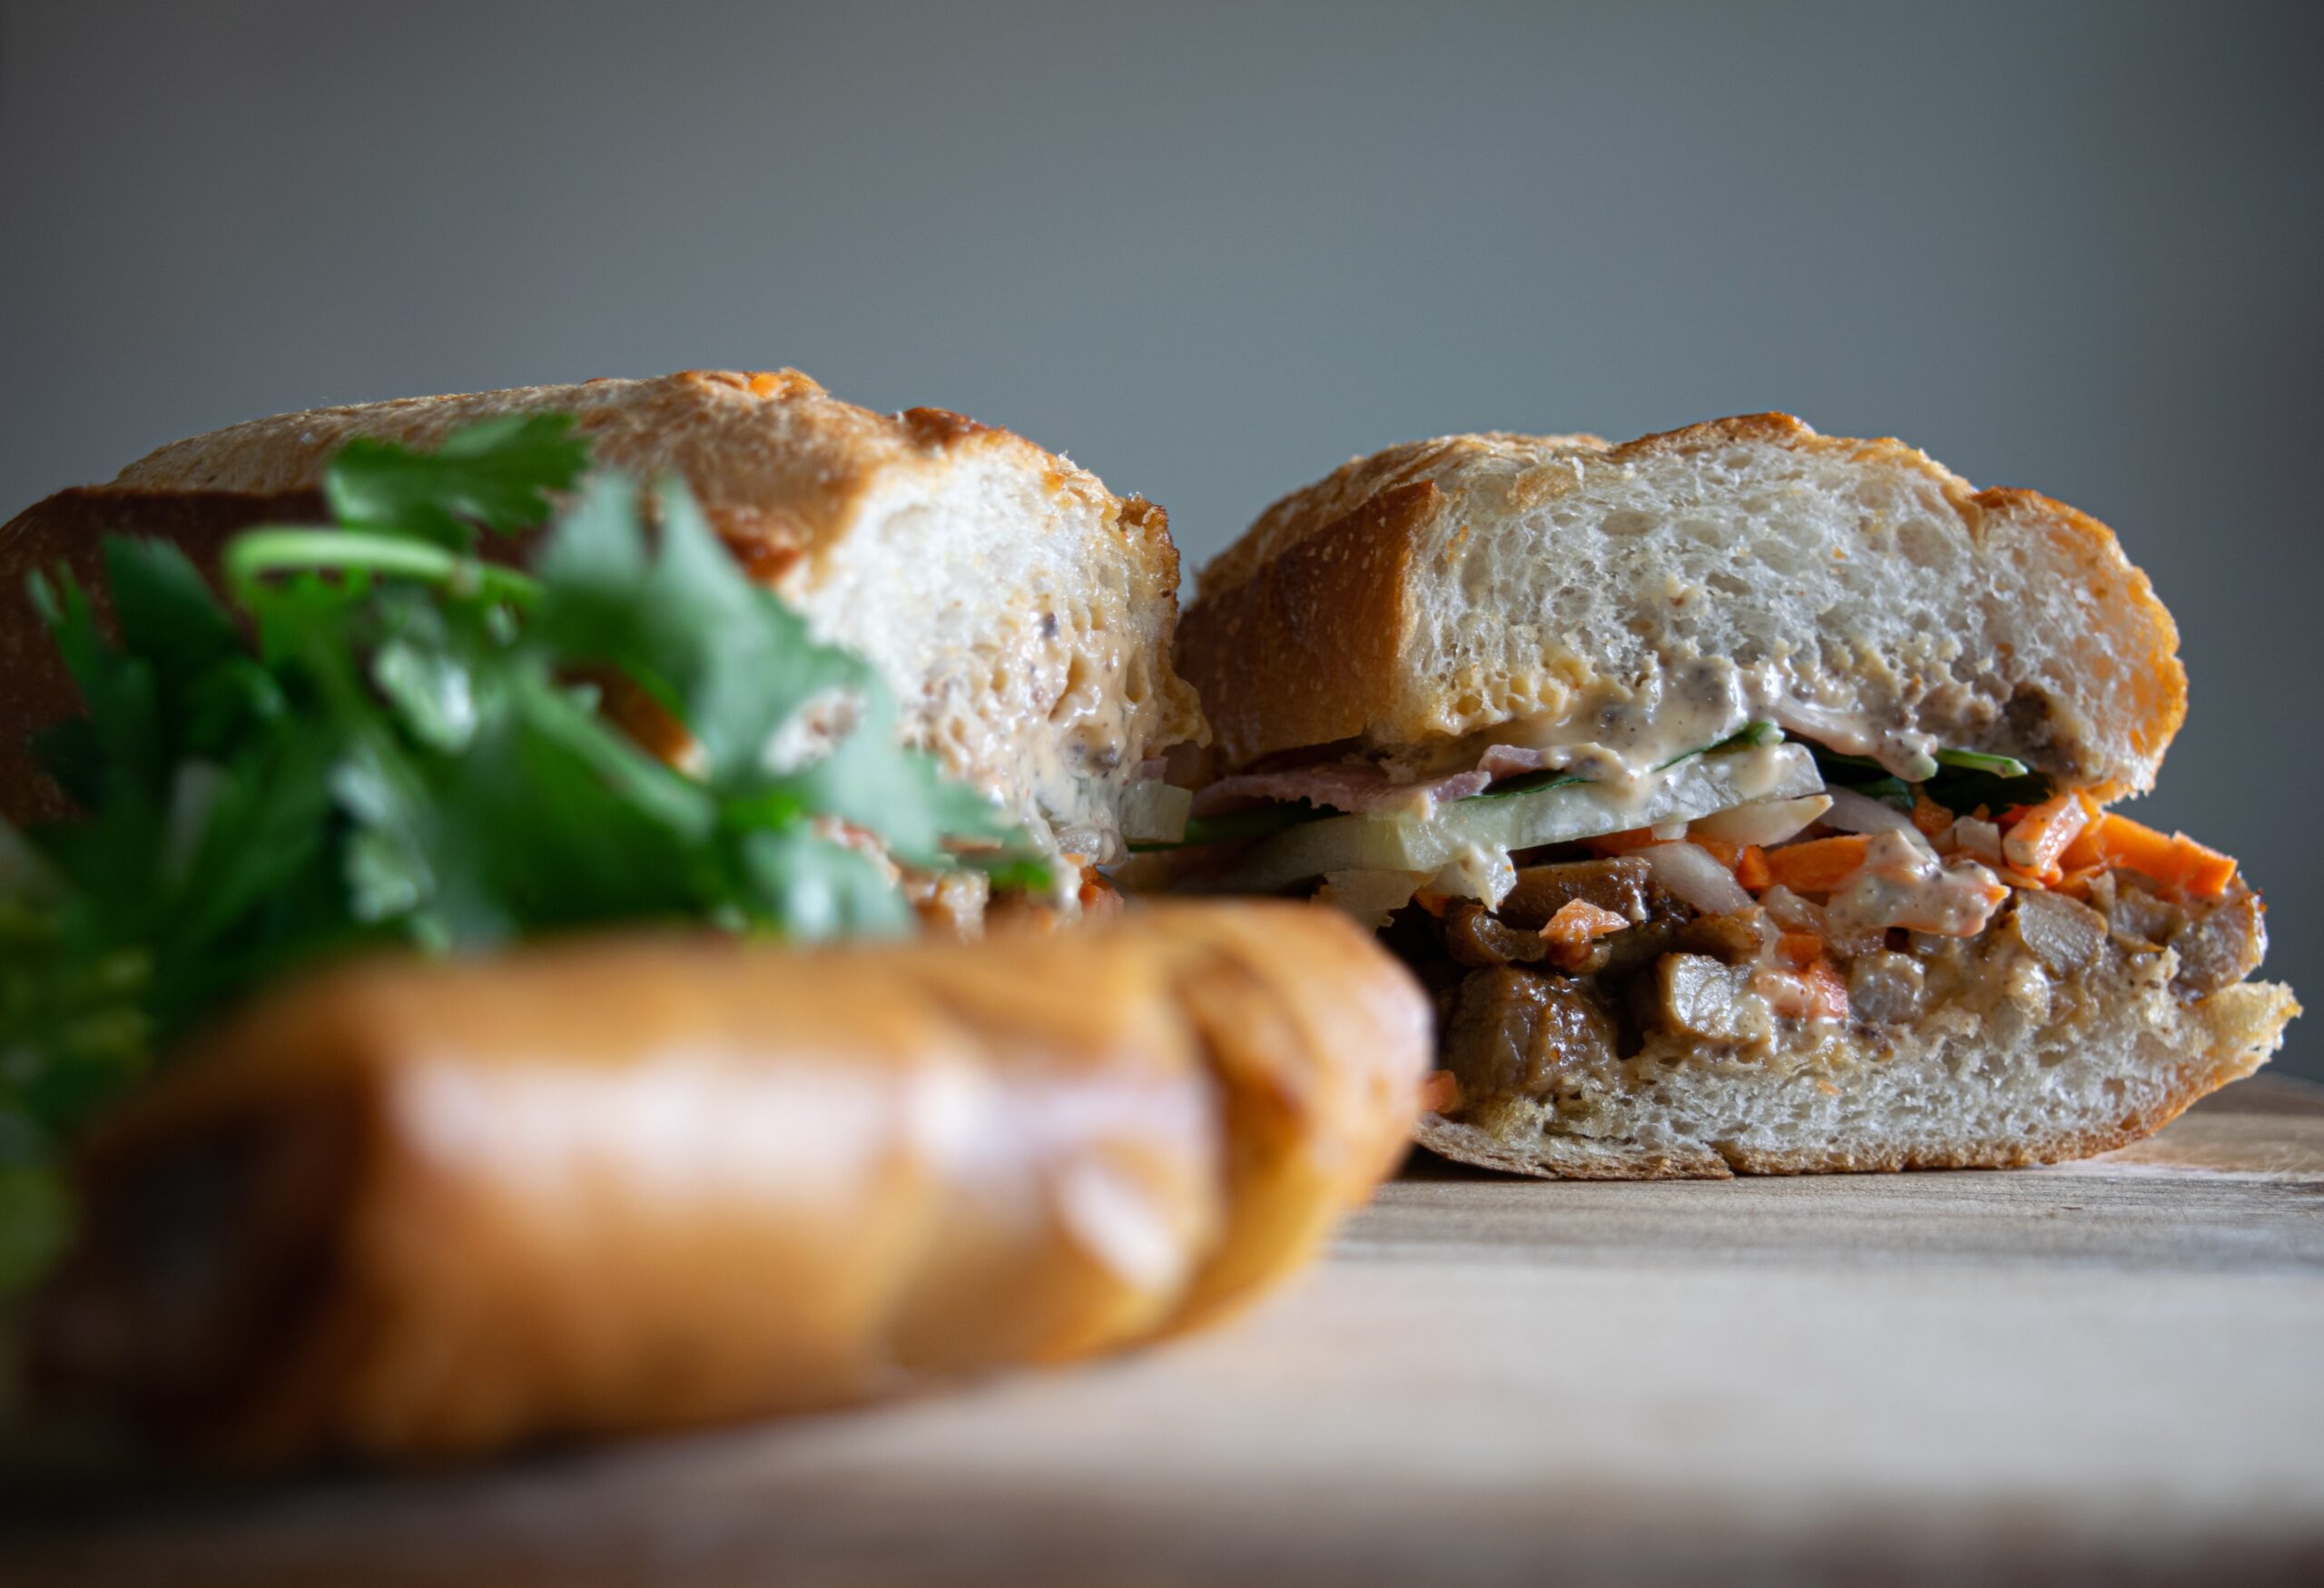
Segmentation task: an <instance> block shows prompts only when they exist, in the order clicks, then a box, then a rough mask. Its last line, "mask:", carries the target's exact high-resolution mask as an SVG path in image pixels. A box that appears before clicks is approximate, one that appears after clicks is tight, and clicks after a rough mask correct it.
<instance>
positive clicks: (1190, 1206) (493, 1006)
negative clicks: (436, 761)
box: [33, 905, 1427, 1462]
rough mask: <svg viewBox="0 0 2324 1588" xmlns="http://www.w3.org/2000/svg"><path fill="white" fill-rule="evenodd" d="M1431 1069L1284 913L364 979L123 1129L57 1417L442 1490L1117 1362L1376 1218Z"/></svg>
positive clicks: (330, 988)
mask: <svg viewBox="0 0 2324 1588" xmlns="http://www.w3.org/2000/svg"><path fill="white" fill-rule="evenodd" d="M1426 1033H1427V1011H1426V1007H1425V1003H1424V1001H1423V1000H1422V998H1421V997H1420V995H1419V992H1418V991H1417V989H1416V988H1414V987H1413V985H1412V984H1411V981H1410V979H1409V978H1408V977H1407V976H1406V975H1405V973H1404V972H1403V971H1402V970H1401V969H1400V968H1399V967H1398V966H1396V965H1395V964H1394V963H1393V962H1391V961H1390V960H1389V959H1388V958H1387V956H1385V955H1384V954H1383V953H1381V952H1379V951H1378V950H1377V949H1376V948H1375V947H1374V945H1372V944H1371V943H1370V942H1368V941H1366V939H1365V935H1364V933H1363V932H1360V931H1358V930H1356V929H1354V928H1353V927H1352V926H1350V925H1348V924H1347V923H1346V922H1343V921H1340V920H1338V919H1336V918H1334V917H1333V916H1331V915H1329V914H1328V913H1326V912H1310V911H1305V910H1302V909H1297V908H1294V907H1290V906H1264V905H1261V906H1247V907H1232V906H1193V905H1178V906H1161V907H1157V908H1154V909H1151V910H1145V911H1140V912H1135V913H1134V914H1132V915H1130V916H1128V917H1125V918H1121V919H1118V920H1117V921H1116V922H1111V923H1108V924H1106V925H1102V926H1092V927H1089V928H1088V929H1086V930H1084V931H1082V932H1073V933H1066V934H1059V935H1052V936H1046V937H1044V936H1036V935H1029V934H1021V933H1007V932H1003V933H997V934H996V935H995V936H994V937H993V938H991V939H990V940H988V941H987V942H983V943H981V944H974V945H970V944H960V943H948V942H920V943H914V944H909V945H904V946H890V947H877V948H852V949H834V950H829V951H822V952H785V951H783V950H779V949H769V948H763V947H762V948H753V947H748V946H743V945H739V944H735V943H734V942H713V941H701V940H694V941H679V940H656V939H629V940H620V939H615V940H607V941H602V942H573V943H566V944H562V945H554V946H542V947H536V948H529V949H524V950H520V951H517V952H515V953H512V954H509V955H507V956H503V957H500V958H498V959H495V960H491V961H487V962H468V963H454V964H432V965H431V964H421V963H417V962H369V963H365V964H359V965H357V966H354V967H350V968H348V969H345V970H342V971H340V972H331V973H329V974H326V975H325V976H323V977H321V978H320V979H314V980H310V981H303V982H300V983H296V984H293V985H291V986H290V987H288V988H286V989H284V990H282V991H280V992H278V993H275V994H272V995H271V996H268V997H266V998H264V999H262V1000H261V1001H260V1002H258V1003H257V1004H255V1005H254V1006H252V1007H251V1008H249V1009H248V1010H246V1011H244V1012H242V1013H241V1014H240V1015H239V1016H237V1017H234V1018H232V1019H231V1020H230V1021H228V1022H227V1023H226V1024H224V1025H223V1026H222V1027H221V1028H220V1029H218V1030H217V1031H214V1032H213V1033H212V1035H211V1036H210V1037H209V1038H208V1039H207V1040H206V1041H202V1042H200V1043H199V1044H198V1045H197V1048H196V1050H194V1051H192V1052H191V1053H190V1054H188V1055H187V1056H186V1057H185V1059H184V1060H182V1062H181V1063H179V1064H178V1065H177V1066H175V1067H174V1068H172V1070H170V1071H169V1072H168V1073H166V1074H165V1075H164V1076H162V1078H161V1079H160V1080H158V1081H156V1082H155V1083H153V1086H151V1087H150V1088H149V1089H148V1090H146V1091H145V1092H143V1094H142V1095H140V1096H139V1097H138V1098H136V1099H134V1100H133V1101H132V1102H131V1103H130V1104H129V1105H127V1107H126V1108H125V1109H124V1110H123V1111H122V1112H121V1113H120V1114H119V1115H118V1116H117V1117H114V1118H113V1119H109V1120H107V1121H105V1122H104V1123H103V1125H102V1126H101V1127H100V1129H98V1130H97V1132H96V1133H95V1134H94V1138H93V1139H91V1141H90V1142H89V1143H88V1146H87V1148H86V1150H85V1153H84V1157H83V1160H82V1167H81V1174H80V1186H81V1192H82V1196H83V1198H84V1206H85V1208H86V1209H87V1216H86V1218H85V1219H84V1228H83V1230H82V1234H81V1238H80V1240H79V1243H78V1245H77V1247H76V1248H74V1251H73V1252H72V1253H71V1254H70V1255H69V1257H68V1258H67V1261H66V1263H65V1264H64V1267H63V1268H62V1269H61V1270H60V1272H59V1273H58V1274H57V1275H56V1276H55V1277H54V1279H53V1280H52V1282H51V1285H50V1287H48V1289H47V1290H46V1291H45V1292H44V1295H43V1297H41V1299H40V1305H39V1307H37V1309H36V1311H35V1314H34V1328H33V1336H34V1351H33V1360H34V1366H35V1372H36V1375H37V1382H39V1383H40V1384H41V1385H43V1386H44V1387H45V1390H46V1392H47V1393H48V1394H49V1395H50V1396H52V1397H54V1398H58V1399H62V1400H63V1401H64V1402H67V1403H74V1402H77V1403H80V1404H83V1405H84V1406H85V1405H94V1406H100V1407H103V1408H109V1409H110V1410H112V1411H113V1412H114V1413H116V1414H118V1415H122V1416H123V1417H124V1418H125V1419H126V1420H128V1421H129V1422H130V1423H131V1424H132V1425H133V1426H135V1427H138V1428H140V1429H143V1431H145V1432H146V1433H147V1434H149V1435H153V1436H154V1437H156V1438H158V1439H160V1440H162V1441H163V1442H164V1443H165V1444H167V1445H172V1446H174V1447H177V1448H180V1449H184V1450H190V1451H194V1452H199V1453H203V1454H207V1455H212V1456H219V1457H224V1458H227V1459H231V1460H236V1461H242V1462H259V1461H281V1460H285V1459H291V1458H296V1457H300V1456H309V1455H319V1454H324V1453H340V1454H353V1455H361V1456H367V1457H373V1458H387V1459H422V1458H431V1457H443V1456H452V1455H475V1454H478V1453H481V1452H487V1451H491V1450H496V1449H500V1448H505V1447H507V1446H509V1445H517V1444H520V1443H526V1442H531V1441H537V1440H541V1439H548V1438H556V1437H571V1436H582V1435H607V1434H617V1433H625V1432H635V1431H644V1430H649V1429H657V1428H668V1427H676V1426H683V1425H698V1424H704V1423H712V1422H720V1421H725V1420H730V1419H734V1418H740V1417H746V1416H754V1415H763V1414H768V1413H776V1412H795V1411H805V1410H811V1409H818V1408H823V1407H831V1406H846V1405H850V1404H854V1403H858V1402H862V1401H867V1400H872V1399H877V1398H881V1397H884V1396H894V1395H899V1394H904V1393H908V1392H911V1391H912V1390H914V1389H916V1388H919V1387H922V1386H929V1385H933V1384H937V1383H941V1382H943V1381H946V1380H951V1379H958V1378H962V1377H969V1376H979V1375H983V1374H987V1373H990V1372H992V1371H995V1370H998V1369H1000V1368H1004V1367H1008V1366H1017V1365H1023V1364H1036V1363H1056V1362H1064V1361H1068V1360H1072V1359H1075V1358H1079V1357H1086V1356H1094V1355H1098V1354H1100V1353H1104V1352H1109V1351H1117V1350H1120V1349H1123V1348H1125V1347H1128V1346H1134V1345H1137V1344H1139V1343H1141V1342H1146V1341H1151V1340H1155V1339H1158V1338H1160V1337H1163V1336H1168V1335H1171V1334H1174V1333H1177V1332H1178V1331H1181V1330H1185V1329H1187V1328H1191V1327H1196V1326H1199V1325H1202V1324H1205V1323H1207V1322H1210V1321H1212V1320H1214V1319H1216V1318H1217V1317H1221V1316H1223V1315H1225V1314H1226V1313H1229V1312H1231V1311H1232V1310H1233V1309H1235V1308H1236V1307H1240V1306H1242V1305H1244V1304H1246V1303H1247V1302H1248V1301H1250V1300H1251V1299H1252V1298H1254V1297H1256V1296H1257V1295H1259V1294H1260V1293H1261V1292H1263V1291H1265V1289H1267V1288H1269V1287H1272V1286H1274V1285H1275V1284H1276V1283H1279V1282H1280V1280H1281V1279H1282V1277H1284V1276H1285V1274H1286V1273H1288V1272H1289V1271H1290V1270H1291V1269H1293V1268H1294V1267H1296V1266H1297V1265H1298V1264H1299V1263H1300V1262H1301V1261H1303V1260H1304V1259H1305V1257H1306V1256H1307V1255H1308V1254H1309V1253H1310V1252H1311V1251H1313V1249H1314V1248H1315V1246H1316V1244H1317V1243H1318V1241H1319V1240H1320V1239H1321V1238H1322V1237H1323V1235H1324V1231H1325V1230H1326V1228H1328V1227H1329V1225H1330V1224H1331V1222H1332V1221H1333V1219H1334V1218H1336V1216H1337V1215H1338V1214H1339V1213H1340V1212H1341V1211H1342V1210H1344V1208H1348V1207H1350V1206H1352V1205H1353V1204H1354V1203H1356V1202H1359V1201H1361V1200H1362V1199H1363V1198H1364V1197H1365V1196H1366V1195H1367V1194H1368V1193H1369V1191H1370V1190H1371V1189H1372V1187H1373V1186H1374V1183H1375V1182H1376V1181H1377V1180H1378V1179H1380V1178H1381V1177H1382V1176H1383V1175H1384V1174H1385V1173H1387V1172H1388V1171H1389V1170H1390V1169H1392V1168H1393V1166H1394V1164H1395V1162H1396V1161H1397V1159H1398V1158H1399V1157H1400V1156H1401V1154H1402V1150H1403V1141H1404V1139H1405V1136H1406V1134H1407V1132H1408V1130H1409V1129H1410V1127H1411V1123H1412V1117H1413V1099H1414V1093H1415V1087H1416V1084H1417V1082H1418V1080H1419V1078H1420V1075H1421V1072H1422V1070H1423V1068H1424V1066H1425V1064H1426V1061H1427V1058H1426V1049H1427V1035H1426Z"/></svg>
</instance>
